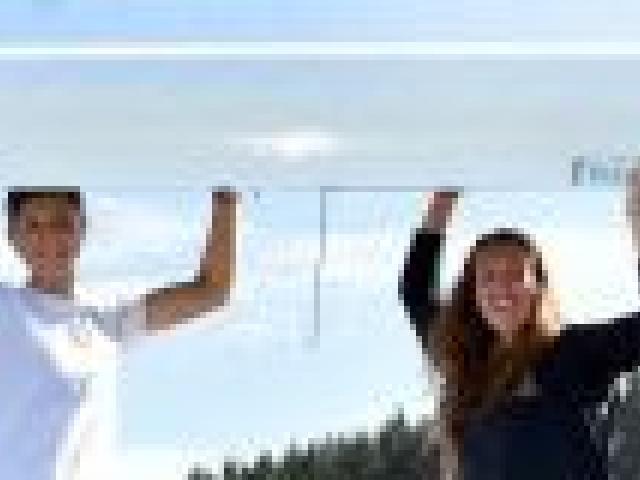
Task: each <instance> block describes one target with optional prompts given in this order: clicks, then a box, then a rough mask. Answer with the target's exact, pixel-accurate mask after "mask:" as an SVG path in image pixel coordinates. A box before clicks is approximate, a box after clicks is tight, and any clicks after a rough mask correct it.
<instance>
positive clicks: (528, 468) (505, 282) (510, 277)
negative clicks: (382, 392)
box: [400, 182, 640, 480]
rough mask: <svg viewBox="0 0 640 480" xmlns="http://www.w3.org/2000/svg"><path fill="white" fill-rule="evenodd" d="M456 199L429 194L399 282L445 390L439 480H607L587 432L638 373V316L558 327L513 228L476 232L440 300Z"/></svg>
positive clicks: (541, 272) (535, 264)
mask: <svg viewBox="0 0 640 480" xmlns="http://www.w3.org/2000/svg"><path fill="white" fill-rule="evenodd" d="M639 184H640V183H638V182H636V187H635V192H636V193H635V197H634V199H636V200H637V199H638V198H640V197H638V195H637V191H638V186H637V185H639ZM630 192H632V193H633V192H634V190H633V189H631V190H630ZM458 197H459V195H458V192H456V191H439V192H436V193H435V194H434V195H433V196H432V197H431V199H430V201H429V203H428V206H427V209H426V215H425V217H424V219H423V223H422V225H421V226H420V227H419V228H418V230H417V231H416V232H415V235H414V237H413V241H412V244H411V248H410V250H409V253H408V255H407V258H406V263H405V266H404V271H403V275H402V277H401V281H400V296H401V299H402V301H403V303H404V305H405V309H406V311H407V313H408V315H409V317H410V319H411V322H412V325H413V327H414V329H415V332H416V334H417V336H418V338H419V340H420V342H421V345H422V347H423V350H424V351H425V353H427V354H428V355H429V356H430V358H431V360H432V362H433V364H434V365H435V366H436V368H437V371H438V373H439V376H440V378H441V379H442V382H443V389H442V397H441V412H440V418H441V420H442V428H441V430H440V436H441V445H442V448H441V452H442V457H443V460H444V462H443V466H444V467H445V468H444V473H443V476H445V477H446V478H456V479H464V480H503V479H504V480H507V479H508V480H526V479H532V480H534V479H535V480H556V479H557V480H574V479H575V480H578V479H580V480H584V479H590V480H593V479H605V478H607V445H606V444H605V443H606V442H602V441H601V440H600V438H599V437H598V436H597V435H594V432H593V428H592V427H593V415H594V413H595V412H596V411H597V409H598V407H599V406H601V405H602V402H603V401H605V400H606V397H607V393H608V391H609V386H610V384H611V383H612V381H613V380H615V379H616V378H617V377H618V376H619V375H620V374H621V373H622V372H625V371H630V370H633V369H634V368H635V367H636V366H637V365H639V364H640V318H639V317H640V315H638V314H629V315H626V316H621V317H619V318H616V319H613V320H611V321H608V322H604V323H598V324H588V325H570V326H567V327H565V328H559V325H558V322H557V319H556V316H557V310H558V309H557V307H556V306H555V305H554V303H553V298H552V295H551V292H550V288H549V284H548V280H547V269H546V266H545V264H544V262H543V258H542V256H541V254H540V251H539V250H538V248H537V247H536V245H535V244H534V242H533V240H532V239H531V238H530V237H529V236H528V235H526V234H525V233H523V232H521V231H520V230H518V229H497V230H494V231H491V232H489V233H487V234H484V235H482V236H481V237H480V238H479V239H478V240H477V241H476V243H475V244H474V245H473V246H472V248H471V249H470V251H469V254H468V256H467V258H466V261H465V262H464V266H463V268H462V270H461V272H460V274H459V276H458V277H457V279H456V282H455V283H454V286H453V288H452V291H451V293H450V295H448V296H447V298H446V299H443V298H441V295H440V293H439V275H440V259H441V257H442V251H443V248H444V245H445V243H446V242H445V239H446V235H445V233H446V228H447V224H448V222H449V220H450V217H451V215H452V213H453V211H454V209H455V206H456V203H457V200H458ZM594 253H596V252H594ZM585 261H588V259H585Z"/></svg>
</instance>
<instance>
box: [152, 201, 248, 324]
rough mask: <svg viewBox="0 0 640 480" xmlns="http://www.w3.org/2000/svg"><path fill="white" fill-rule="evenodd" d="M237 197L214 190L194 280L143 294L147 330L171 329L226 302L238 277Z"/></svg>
mask: <svg viewBox="0 0 640 480" xmlns="http://www.w3.org/2000/svg"><path fill="white" fill-rule="evenodd" d="M238 200H239V196H238V194H237V193H235V192H232V191H229V190H218V191H215V192H213V193H212V195H211V211H212V221H211V225H210V226H209V230H208V231H207V239H206V244H205V247H204V250H203V254H202V256H201V259H200V266H199V268H198V270H197V271H196V272H195V273H194V277H193V280H190V281H188V282H184V283H180V284H178V285H175V286H171V287H166V288H161V289H158V290H156V291H153V292H150V293H148V294H147V295H145V296H143V298H142V299H141V302H142V305H143V306H144V309H145V313H146V315H145V317H146V322H145V328H146V330H147V331H152V332H153V331H156V330H166V329H170V328H172V327H174V326H176V325H177V324H181V323H184V322H186V321H188V320H190V319H192V318H195V317H198V316H200V315H201V314H203V313H206V312H210V311H213V310H216V309H218V308H220V307H222V306H224V305H225V304H226V302H227V300H228V297H229V294H230V291H231V288H232V286H233V282H234V279H235V262H236V258H235V257H236V214H237V204H238Z"/></svg>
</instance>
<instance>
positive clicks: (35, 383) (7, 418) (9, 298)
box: [0, 285, 144, 480]
mask: <svg viewBox="0 0 640 480" xmlns="http://www.w3.org/2000/svg"><path fill="white" fill-rule="evenodd" d="M143 326H144V314H143V309H142V308H140V307H138V306H137V305H130V306H123V307H120V308H115V309H110V310H104V309H97V308H87V307H80V306H77V305H74V304H73V302H71V301H69V300H64V299H62V298H59V297H55V296H53V295H46V294H42V293H39V292H37V291H34V290H32V289H29V288H12V287H7V286H4V285H0V365H2V367H1V368H0V478H11V479H16V480H17V479H19V480H68V479H73V480H76V479H80V478H82V479H85V478H87V479H88V478H93V479H96V478H108V477H106V475H107V474H106V470H105V469H104V467H105V465H104V464H102V465H101V462H100V453H99V450H100V446H99V445H96V441H97V443H100V439H99V435H96V434H97V432H98V431H99V429H96V427H97V426H98V423H99V417H98V411H99V410H100V409H99V408H98V407H96V405H97V404H96V401H97V402H100V401H101V400H104V399H105V398H106V397H109V396H110V397H113V396H114V395H115V393H114V392H113V391H112V392H105V391H100V388H101V387H100V378H101V377H102V374H104V373H105V372H106V371H107V370H109V369H111V371H112V372H114V371H115V359H116V355H117V351H118V350H119V349H120V348H121V347H122V346H127V345H128V344H129V343H130V342H131V340H132V339H133V338H135V336H136V334H137V333H138V332H140V331H141V330H142V329H143ZM98 474H99V475H100V476H99V477H96V476H95V475H98Z"/></svg>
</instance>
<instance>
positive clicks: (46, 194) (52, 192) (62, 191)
mask: <svg viewBox="0 0 640 480" xmlns="http://www.w3.org/2000/svg"><path fill="white" fill-rule="evenodd" d="M42 198H45V199H52V200H64V201H66V202H67V203H68V204H69V205H70V206H71V207H73V208H74V209H76V210H77V211H78V213H79V214H80V216H81V219H82V228H84V226H85V212H84V201H83V197H82V192H81V191H80V188H78V187H14V188H11V189H10V190H9V191H8V192H7V196H6V204H5V212H6V214H7V219H8V223H9V230H11V229H12V226H13V225H14V224H15V221H16V220H17V219H18V218H19V216H20V214H21V213H22V208H23V207H24V205H25V204H27V203H28V202H29V201H31V200H34V199H42Z"/></svg>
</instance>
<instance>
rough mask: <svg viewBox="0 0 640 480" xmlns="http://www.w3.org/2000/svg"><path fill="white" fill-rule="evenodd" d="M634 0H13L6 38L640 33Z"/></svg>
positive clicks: (573, 37) (627, 36)
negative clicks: (609, 0) (611, 0)
mask: <svg viewBox="0 0 640 480" xmlns="http://www.w3.org/2000/svg"><path fill="white" fill-rule="evenodd" d="M639 13H640V7H638V5H637V3H636V2H633V1H632V0H623V1H617V2H615V4H608V3H604V2H584V1H578V0H570V1H565V2H562V3H558V2H552V1H550V0H545V1H541V2H533V3H526V4H525V3H522V2H513V1H511V0H489V1H486V0H485V1H478V0H456V1H451V2H434V1H431V2H424V1H419V0H396V1H394V2H384V1H381V0H351V1H349V2H341V1H337V0H329V1H323V2H319V1H309V0H305V1H300V0H269V1H263V0H244V1H234V0H221V1H211V0H189V1H183V2H179V3H178V2H169V1H166V0H135V1H133V0H132V1H106V0H32V1H24V0H5V1H4V2H2V5H1V6H0V39H2V40H8V41H34V40H35V41H78V40H109V41H112V40H116V39H117V40H171V39H175V40H199V41H201V40H209V41H248V40H261V41H264V40H267V41H274V40H275V41H292V40H293V41H301V40H312V41H317V40H325V41H327V40H333V41H344V40H385V41H392V40H422V41H434V40H445V41H527V40H529V41H540V40H543V41H584V40H595V41H610V40H622V41H629V40H637V39H638V33H637V28H636V22H635V19H636V18H637V16H638V14H639Z"/></svg>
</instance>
